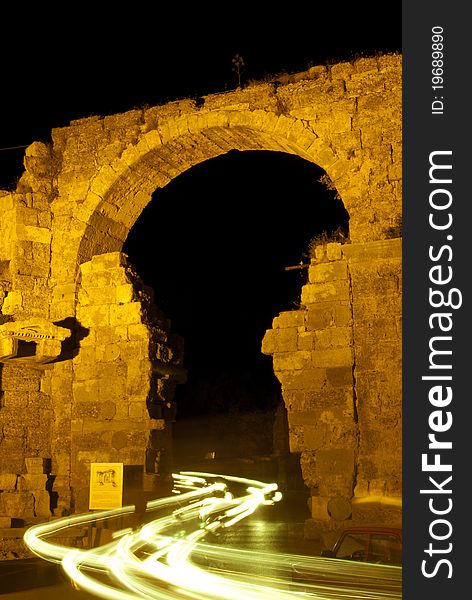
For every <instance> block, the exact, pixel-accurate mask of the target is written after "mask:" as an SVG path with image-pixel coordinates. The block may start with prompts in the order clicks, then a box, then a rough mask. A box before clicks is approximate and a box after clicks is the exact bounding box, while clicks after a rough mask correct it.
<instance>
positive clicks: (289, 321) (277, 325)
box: [272, 310, 305, 329]
mask: <svg viewBox="0 0 472 600" xmlns="http://www.w3.org/2000/svg"><path fill="white" fill-rule="evenodd" d="M304 324H305V311H304V310H291V311H286V312H281V313H280V314H279V316H278V317H275V319H274V320H273V321H272V327H273V328H274V329H284V328H286V327H301V326H303V325H304Z"/></svg>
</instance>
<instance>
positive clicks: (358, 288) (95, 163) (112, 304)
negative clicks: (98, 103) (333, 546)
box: [0, 55, 401, 523]
mask: <svg viewBox="0 0 472 600" xmlns="http://www.w3.org/2000/svg"><path fill="white" fill-rule="evenodd" d="M281 105H282V106H283V107H284V110H283V111H281ZM400 106H401V56H394V55H388V56H383V57H375V58H371V59H360V60H357V61H354V62H353V63H352V64H351V63H341V64H339V65H331V66H330V67H324V66H321V67H311V68H310V69H308V70H307V71H306V72H303V73H298V74H293V75H288V74H287V75H285V76H283V77H281V78H280V81H279V83H278V86H277V90H276V93H274V86H273V85H271V84H268V83H261V84H256V85H252V86H249V87H248V88H247V89H242V90H238V91H233V92H228V93H224V94H212V95H209V96H206V97H205V104H204V106H203V107H196V106H195V102H193V101H191V100H181V101H179V102H175V103H169V104H167V105H164V106H159V107H150V108H148V109H144V110H133V111H129V112H127V113H123V114H120V115H111V116H107V117H106V118H101V117H91V118H87V119H81V120H78V121H75V122H73V123H72V124H71V125H70V126H69V127H63V128H60V129H55V130H53V132H52V140H53V142H52V144H51V145H47V144H42V143H39V142H35V143H33V144H32V145H31V146H30V147H29V148H28V149H27V150H26V152H25V168H26V172H25V174H24V175H23V176H22V178H21V180H20V182H19V185H18V188H17V190H16V191H15V192H12V193H0V230H1V235H0V309H1V314H2V315H3V316H4V317H5V318H6V317H8V318H10V317H11V320H12V321H14V322H20V321H24V320H27V319H31V318H42V319H46V320H48V321H49V322H54V323H55V324H58V325H57V326H60V323H61V322H62V321H63V320H68V322H69V325H68V326H71V327H72V329H73V330H74V331H73V333H74V336H71V340H70V342H71V343H70V344H68V347H67V348H66V347H65V346H66V344H63V345H62V346H61V348H60V352H61V353H60V354H59V355H54V356H55V362H54V363H51V365H50V366H49V367H48V370H46V371H37V372H34V373H33V372H32V371H31V370H30V369H24V368H22V369H19V370H18V369H17V370H15V368H13V367H11V366H10V365H7V364H6V363H5V365H4V367H3V369H2V373H1V386H2V392H3V394H4V395H3V399H2V408H1V410H0V431H1V432H2V434H1V435H0V473H4V474H7V475H8V474H15V476H16V475H20V474H25V473H26V471H27V472H28V473H30V474H33V473H34V472H35V471H32V470H31V468H32V467H31V465H32V463H29V466H27V465H26V464H25V457H27V458H30V457H33V458H37V459H38V461H40V463H41V468H40V467H38V470H37V474H38V475H43V459H49V458H52V469H53V473H54V474H55V475H57V477H58V479H57V481H58V482H59V481H60V482H61V483H60V486H59V488H60V489H61V494H60V498H59V501H58V506H60V510H61V511H67V503H68V502H69V503H70V502H71V499H72V497H74V496H75V498H76V501H77V502H76V509H78V508H80V507H81V506H82V504H83V505H84V506H85V509H86V505H87V489H86V487H84V486H86V485H87V482H86V477H85V475H86V469H85V466H84V465H85V464H89V462H90V461H91V460H103V461H106V460H109V459H111V458H113V459H114V460H121V461H123V462H125V464H133V463H132V462H130V461H138V463H137V464H141V463H142V462H143V460H144V458H143V457H144V455H145V450H146V446H147V443H148V442H147V439H146V435H147V432H148V431H149V430H151V429H152V428H154V427H155V426H157V425H158V426H159V427H161V426H162V428H163V429H162V431H166V429H165V425H166V424H165V422H164V421H162V420H160V419H159V420H156V419H151V418H150V417H149V414H147V408H146V406H147V404H146V402H147V401H148V399H150V400H152V397H151V398H150V396H152V395H153V394H155V396H156V399H157V398H158V399H159V400H162V399H163V398H165V397H171V396H172V394H173V391H174V389H175V385H176V383H178V381H179V380H180V381H181V379H179V378H178V376H177V374H176V373H177V371H178V368H180V367H181V351H180V350H178V349H177V350H176V349H175V348H174V346H173V343H172V341H171V337H170V336H168V334H169V332H170V324H169V323H168V322H167V323H165V320H164V319H163V318H160V319H159V322H158V323H156V322H154V321H153V318H152V317H151V316H150V315H151V311H150V306H151V304H152V298H151V297H150V296H149V294H148V292H147V291H146V290H145V289H144V287H143V286H142V285H141V284H140V283H139V281H138V279H137V278H136V276H135V274H134V273H133V272H132V269H131V268H130V267H129V265H128V263H127V259H126V257H125V256H124V255H123V254H122V253H121V252H120V250H121V248H122V246H123V240H125V239H126V237H127V235H128V233H129V230H130V229H131V227H132V225H133V223H134V222H135V221H136V219H137V218H138V217H139V215H140V214H141V213H142V211H143V210H144V208H145V206H146V205H147V204H148V202H149V201H150V199H151V196H152V194H153V192H154V191H155V190H156V189H157V188H160V187H163V186H164V185H166V184H167V183H169V182H170V181H171V180H172V179H173V178H175V177H177V176H178V175H179V174H180V173H183V172H184V171H185V170H187V169H188V168H190V167H191V166H193V165H194V164H196V163H197V162H201V161H204V160H208V159H211V158H213V157H216V156H219V155H221V154H224V153H225V152H228V151H230V150H250V149H264V150H273V151H279V152H280V151H288V152H291V153H295V154H299V155H300V156H302V157H303V158H304V159H307V160H310V161H313V162H314V163H316V164H318V165H319V166H320V167H321V168H323V169H324V170H325V171H326V174H327V176H328V178H329V179H330V180H331V181H333V182H335V185H336V189H337V192H338V194H339V196H340V197H341V198H342V201H343V203H344V206H345V207H346V209H347V211H348V213H349V217H350V221H349V227H350V231H349V237H350V242H351V243H346V244H340V243H338V242H329V243H325V244H322V245H320V246H318V247H317V248H316V250H315V258H314V260H313V262H312V264H311V265H310V268H309V271H308V275H309V281H308V283H307V284H306V285H305V286H303V288H302V291H301V301H302V302H301V304H302V306H301V308H300V309H299V310H295V311H285V312H283V313H281V314H280V315H279V316H277V317H276V318H274V321H273V328H272V329H271V330H269V331H268V332H267V334H266V336H265V337H264V342H263V352H265V353H268V354H271V355H274V359H275V362H274V366H275V371H276V375H277V377H278V378H279V380H280V382H281V384H282V388H283V393H284V397H285V401H286V405H287V408H288V410H289V413H290V411H293V414H292V415H290V414H289V419H291V422H292V425H291V430H290V447H291V449H292V451H296V452H301V453H302V458H301V463H302V469H303V474H304V478H305V481H306V482H312V484H313V486H318V485H319V472H318V471H317V469H319V468H320V465H322V464H323V461H321V462H320V460H317V453H318V444H320V443H321V444H322V445H323V446H327V447H324V448H323V450H324V451H327V452H330V451H331V450H333V451H338V450H340V449H342V448H339V447H338V446H337V445H336V444H340V441H339V440H340V439H341V433H342V432H343V431H344V433H345V444H346V446H347V447H348V449H349V451H351V444H352V440H353V439H355V440H356V443H357V446H356V448H355V450H356V452H355V454H354V457H353V459H352V465H351V467H348V462H349V461H345V463H346V464H345V467H346V468H345V473H344V472H343V473H344V474H339V480H338V479H337V477H338V475H332V476H331V479H330V478H329V477H328V480H327V483H326V485H325V488H323V490H321V488H320V489H319V494H318V496H317V497H318V500H317V504H316V507H315V505H314V504H313V507H314V508H313V515H314V516H315V515H316V519H314V521H316V522H320V523H321V522H323V520H325V519H327V518H328V519H329V518H330V517H329V515H328V517H327V512H326V510H325V508H326V502H327V501H328V499H329V498H331V497H335V496H336V497H337V496H343V495H344V494H345V495H346V497H348V498H349V490H348V491H345V490H344V488H343V485H344V484H343V483H342V478H343V477H344V479H345V480H350V483H349V485H351V492H352V485H353V481H352V475H353V474H352V473H348V471H349V468H351V469H354V463H355V464H356V466H357V467H358V468H359V476H358V479H359V481H358V484H359V489H361V487H362V486H364V487H365V488H366V489H368V488H369V486H370V487H371V489H374V488H375V489H378V488H379V486H381V485H383V486H384V490H399V489H400V487H399V484H398V481H399V480H400V474H401V469H400V463H401V460H400V459H401V457H400V450H399V445H398V444H396V443H395V440H397V439H398V435H399V425H398V422H399V420H398V414H399V403H400V398H401V382H400V380H399V378H397V377H394V376H392V375H391V374H390V371H389V370H391V368H392V365H393V366H394V368H395V369H399V368H400V366H401V354H400V348H401V329H400V320H399V315H400V313H401V240H400V239H390V238H391V235H392V232H395V231H397V230H398V224H399V222H400V217H401V186H400V185H399V178H400V177H401V111H400V110H399V107H400ZM282 112H283V114H282ZM281 216H282V218H283V215H281ZM4 281H5V283H4ZM58 349H59V348H58V347H57V346H56V351H57V350H58ZM6 350H7V351H8V352H9V353H10V354H12V350H11V349H10V350H9V349H8V348H7V349H6ZM7 351H5V352H4V354H5V355H6V354H7V353H8V352H7ZM51 356H52V354H51ZM157 362H159V364H157ZM163 364H164V366H165V365H166V364H167V365H168V367H167V371H166V372H164V369H163V367H162V365H163ZM159 369H160V370H159ZM153 373H154V375H152V374H153ZM152 376H154V377H156V376H158V377H160V378H161V379H158V381H157V383H156V385H155V386H154V387H153V389H151V384H150V382H151V377H152ZM164 377H169V378H170V379H165V380H164V379H163V378H164ZM374 381H376V382H377V383H376V384H374V383H373V382H374ZM154 388H155V389H154ZM338 410H339V411H340V412H331V413H330V411H338ZM316 411H318V412H316ZM314 413H316V417H315V416H314ZM302 414H303V415H305V417H306V418H307V419H309V421H308V422H307V423H305V422H303V419H302V418H301V415H302ZM327 414H331V415H334V416H333V417H332V422H331V421H330V419H328V418H326V417H325V416H323V417H321V415H327ZM309 415H311V416H309ZM314 418H316V419H318V418H319V419H320V424H318V423H317V421H316V420H315V422H313V419H314ZM376 418H377V419H379V420H380V421H381V422H382V423H389V424H390V426H391V429H390V430H391V431H392V437H391V439H390V440H389V448H390V456H389V457H387V459H386V458H385V456H384V455H383V454H382V448H381V447H380V445H379V442H378V439H377V435H376V433H375V427H372V423H373V422H374V421H375V419H376ZM310 419H311V420H310ZM323 419H325V420H324V421H323ZM394 422H395V423H397V424H396V425H395V426H393V425H391V424H392V423H394ZM130 423H131V424H130ZM295 423H296V424H295ZM318 425H319V428H318ZM330 425H331V426H332V427H333V430H332V431H331V432H329V431H328V430H329V426H330ZM100 427H101V428H102V429H101V431H100V429H99V428H100ZM353 432H354V434H353ZM338 434H339V435H338ZM320 440H321V441H320ZM315 446H316V447H315ZM369 457H370V459H371V460H372V461H373V463H374V464H375V469H373V468H372V469H371V468H368V462H367V460H368V459H369ZM318 459H319V457H318ZM86 461H88V463H87V462H86ZM139 461H140V462H139ZM40 463H39V462H38V465H39V464H40ZM316 464H318V466H316ZM349 464H351V463H349ZM364 465H366V466H364ZM71 480H72V481H73V482H74V490H73V492H74V493H73V494H72V492H71V490H70V487H69V481H71ZM8 481H10V480H8ZM380 482H383V484H381V483H380ZM8 485H11V482H10V483H8ZM58 485H59V484H58ZM59 488H58V489H59ZM362 489H364V488H362ZM11 493H14V492H13V491H12V492H11ZM15 493H18V492H15ZM25 493H26V492H25ZM385 493H386V492H385ZM395 493H396V492H395ZM25 500H26V505H27V506H30V500H28V498H26V497H25ZM38 502H39V500H38ZM41 502H42V501H41ZM44 502H45V500H44ZM81 503H82V504H81ZM322 506H323V507H324V508H323V510H322V509H321V508H320V507H322ZM12 510H13V508H12ZM26 510H27V511H28V510H29V508H27V509H26ZM41 510H42V509H41ZM46 512H47V511H46V509H45V510H44V513H46Z"/></svg>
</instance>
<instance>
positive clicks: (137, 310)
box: [110, 302, 142, 326]
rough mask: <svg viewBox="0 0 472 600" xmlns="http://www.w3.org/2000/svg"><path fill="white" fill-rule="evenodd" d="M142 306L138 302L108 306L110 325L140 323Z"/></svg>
mask: <svg viewBox="0 0 472 600" xmlns="http://www.w3.org/2000/svg"><path fill="white" fill-rule="evenodd" d="M141 311H142V307H141V303H140V302H130V303H129V304H117V305H113V304H112V305H111V306H110V325H112V326H114V325H134V324H137V323H141V321H142V315H141Z"/></svg>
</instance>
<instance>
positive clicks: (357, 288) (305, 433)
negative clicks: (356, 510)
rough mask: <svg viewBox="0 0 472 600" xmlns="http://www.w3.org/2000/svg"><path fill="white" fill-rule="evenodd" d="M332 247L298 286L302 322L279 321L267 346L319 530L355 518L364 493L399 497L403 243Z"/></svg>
mask: <svg viewBox="0 0 472 600" xmlns="http://www.w3.org/2000/svg"><path fill="white" fill-rule="evenodd" d="M327 246H329V244H328V245H321V246H318V247H317V248H316V252H315V254H316V259H314V260H312V263H311V266H310V269H309V282H310V283H309V284H307V285H306V286H305V287H304V288H303V291H302V301H303V302H304V304H305V309H304V310H302V311H300V310H299V311H297V312H296V314H297V319H299V321H300V322H303V326H302V327H297V328H295V327H293V326H291V325H292V324H291V322H290V319H289V318H287V317H284V319H285V320H284V321H279V322H277V320H276V319H274V329H272V330H269V331H267V332H266V335H265V338H264V339H265V340H267V342H266V343H264V344H263V346H262V350H263V352H265V353H268V354H272V355H273V357H274V361H273V364H274V371H275V374H276V375H277V377H278V379H279V381H280V382H281V384H282V390H283V394H284V399H285V404H286V407H287V410H288V422H289V435H290V449H291V451H292V452H300V453H301V466H302V473H303V477H304V480H305V482H306V483H307V484H309V485H311V486H312V487H313V488H314V489H316V494H315V495H313V496H312V498H311V502H310V507H311V513H312V517H313V519H312V521H313V522H312V524H311V527H312V528H315V527H318V528H321V529H323V527H328V526H329V525H328V524H329V523H330V522H338V521H339V522H341V521H343V520H344V519H347V518H349V516H350V513H351V512H352V510H351V508H352V507H351V504H352V500H355V498H356V497H358V496H362V497H365V496H369V495H370V496H372V495H374V494H377V495H378V496H379V497H383V496H389V497H397V498H399V499H401V263H400V254H399V252H400V245H399V241H398V240H396V239H392V240H382V241H379V242H372V243H371V244H361V245H359V244H346V245H341V244H333V245H332V246H331V247H330V248H329V252H328V248H327ZM284 314H285V313H284ZM303 314H305V318H303V319H302V316H298V315H303ZM276 323H277V328H275V324H276ZM284 325H285V329H284ZM284 331H286V332H287V333H286V334H285V335H284V334H283V332H284ZM294 337H296V341H297V347H298V349H299V351H298V352H294V351H293V350H292V349H293V346H294ZM284 342H285V343H286V346H285V348H284ZM308 351H309V352H311V361H306V364H302V361H301V360H300V359H301V357H303V356H305V353H306V352H308ZM328 504H330V509H329V510H328ZM348 513H349V514H348ZM323 523H324V525H323Z"/></svg>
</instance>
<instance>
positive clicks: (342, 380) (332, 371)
mask: <svg viewBox="0 0 472 600" xmlns="http://www.w3.org/2000/svg"><path fill="white" fill-rule="evenodd" d="M326 378H327V380H328V382H329V383H330V385H332V386H334V387H343V386H348V385H352V384H353V383H354V373H353V370H352V367H328V368H327V369H326Z"/></svg>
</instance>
